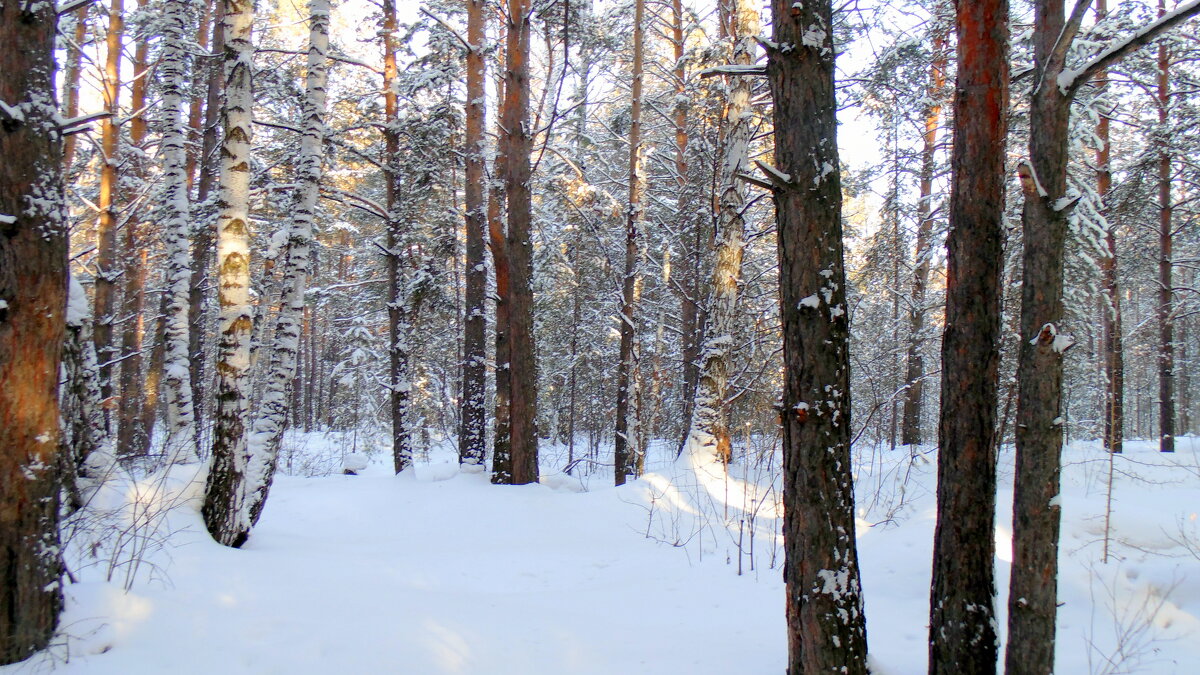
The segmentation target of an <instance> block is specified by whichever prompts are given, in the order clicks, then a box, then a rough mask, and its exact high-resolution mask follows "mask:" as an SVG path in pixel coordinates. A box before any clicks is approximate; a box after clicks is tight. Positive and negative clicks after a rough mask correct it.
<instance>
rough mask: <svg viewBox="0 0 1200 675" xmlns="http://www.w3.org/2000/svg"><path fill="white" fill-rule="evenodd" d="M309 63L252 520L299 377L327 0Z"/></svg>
mask: <svg viewBox="0 0 1200 675" xmlns="http://www.w3.org/2000/svg"><path fill="white" fill-rule="evenodd" d="M308 13H309V33H308V36H309V37H308V68H307V75H306V77H305V87H304V103H303V109H302V111H301V115H302V118H303V119H302V124H303V129H302V135H301V138H300V156H299V158H298V159H297V171H296V173H297V178H296V182H297V186H296V193H295V202H294V205H293V208H292V221H291V223H290V227H289V229H288V243H287V254H286V255H287V257H286V259H285V260H284V266H283V273H282V275H281V276H282V279H281V285H282V286H283V291H282V294H281V297H280V300H279V313H278V314H277V315H276V317H275V329H274V331H272V334H271V346H270V362H269V365H268V369H267V381H266V385H265V387H264V391H263V396H262V399H261V401H260V407H261V412H260V413H259V415H258V418H257V419H255V420H254V433H253V435H252V436H251V437H250V456H251V457H252V461H251V464H250V473H249V476H248V480H249V486H248V491H249V496H248V497H247V502H248V503H247V506H246V508H247V510H248V511H249V513H250V522H251V523H252V524H253V523H257V522H258V519H259V516H260V515H262V508H263V506H264V505H265V504H266V502H267V495H268V493H269V492H270V490H271V482H272V481H273V480H274V479H275V468H276V466H277V465H278V462H279V447H280V445H281V443H282V441H283V431H284V429H285V428H286V425H287V417H288V409H289V401H290V399H291V396H290V393H291V387H292V384H293V382H294V380H295V379H296V362H297V358H298V356H299V352H300V331H301V328H302V327H303V324H302V322H303V317H304V292H305V289H307V287H308V276H309V261H310V260H311V258H312V239H313V221H314V220H315V218H316V215H317V198H318V197H319V195H320V189H321V160H322V158H323V157H324V143H325V135H326V132H325V109H326V107H325V84H326V81H327V79H328V78H327V71H326V61H327V59H328V55H329V0H309V2H308Z"/></svg>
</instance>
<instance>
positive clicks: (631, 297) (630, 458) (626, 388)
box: [613, 0, 646, 485]
mask: <svg viewBox="0 0 1200 675" xmlns="http://www.w3.org/2000/svg"><path fill="white" fill-rule="evenodd" d="M645 14H646V3H645V1H644V0H635V2H634V18H633V73H632V75H631V81H632V86H631V89H632V96H633V106H632V110H631V112H630V114H629V207H628V211H627V212H626V214H625V274H624V277H623V279H622V284H621V347H620V350H621V351H620V357H619V358H620V361H619V362H618V363H617V430H616V439H615V444H616V445H615V449H614V451H613V461H614V465H615V469H614V471H613V475H614V481H615V483H616V484H617V485H624V484H625V480H626V479H627V478H631V477H636V476H637V464H638V461H637V456H636V455H637V444H636V442H635V437H636V435H637V416H638V411H637V404H636V402H635V401H634V397H633V389H634V383H635V381H636V378H637V375H636V370H637V363H636V361H637V354H635V351H636V347H635V345H634V342H635V341H636V340H637V330H638V325H637V317H636V312H637V307H636V304H637V294H638V285H639V283H640V282H641V279H640V276H641V270H640V269H639V263H640V260H639V258H640V255H641V254H640V252H639V249H640V244H639V242H638V230H640V229H641V226H642V216H643V213H642V211H643V208H644V205H643V203H642V202H643V200H644V199H645V193H646V178H645V176H644V175H643V173H642V60H643V58H644V54H643V52H644V51H645V47H644V42H645V32H644V30H643V23H644V21H645Z"/></svg>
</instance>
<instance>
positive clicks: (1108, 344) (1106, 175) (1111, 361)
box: [1096, 0, 1125, 452]
mask: <svg viewBox="0 0 1200 675" xmlns="http://www.w3.org/2000/svg"><path fill="white" fill-rule="evenodd" d="M1107 15H1108V7H1107V5H1106V3H1105V0H1099V1H1098V2H1097V3H1096V21H1097V23H1099V22H1100V21H1103V20H1104V18H1105V17H1106V16H1107ZM1096 86H1097V87H1100V88H1104V87H1107V86H1108V71H1107V70H1102V71H1100V73H1099V74H1097V76H1096ZM1096 137H1097V138H1098V139H1099V141H1100V144H1099V147H1098V148H1096V194H1097V195H1098V196H1099V198H1100V208H1101V213H1106V212H1107V209H1106V207H1105V201H1106V200H1107V199H1108V193H1109V191H1110V190H1111V189H1112V170H1111V167H1110V161H1111V156H1112V146H1111V145H1110V143H1109V120H1108V115H1106V114H1101V116H1100V120H1099V121H1098V122H1097V123H1096ZM1104 248H1105V251H1106V252H1107V255H1106V256H1105V257H1104V258H1103V259H1102V260H1101V261H1100V275H1101V283H1102V284H1103V291H1104V300H1103V303H1104V304H1103V307H1102V314H1103V316H1102V321H1101V325H1102V331H1103V335H1104V347H1103V348H1104V380H1105V387H1104V447H1105V448H1106V449H1108V451H1109V452H1121V450H1122V445H1123V443H1124V438H1125V349H1124V345H1123V344H1122V342H1123V340H1124V337H1123V335H1122V332H1123V330H1124V328H1123V327H1122V322H1121V293H1120V286H1119V283H1118V281H1117V235H1116V227H1115V226H1114V225H1112V224H1107V226H1106V228H1105V233H1104Z"/></svg>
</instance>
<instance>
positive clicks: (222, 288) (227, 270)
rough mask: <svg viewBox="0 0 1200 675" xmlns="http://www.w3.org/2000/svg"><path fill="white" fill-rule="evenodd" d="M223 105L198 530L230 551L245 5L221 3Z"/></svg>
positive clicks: (244, 529)
mask: <svg viewBox="0 0 1200 675" xmlns="http://www.w3.org/2000/svg"><path fill="white" fill-rule="evenodd" d="M223 2H224V5H225V15H224V19H223V25H224V33H225V35H224V37H225V99H224V101H223V104H222V106H221V118H222V126H223V127H224V142H223V143H222V147H221V174H220V193H219V196H218V206H219V208H220V215H219V216H218V218H217V270H218V295H217V301H218V304H219V306H220V317H219V321H218V327H217V331H218V334H219V337H218V341H217V360H216V371H217V373H216V374H217V383H216V392H215V393H216V399H217V404H216V415H215V420H214V421H215V425H214V428H213V447H212V466H211V468H210V470H209V475H208V484H207V487H206V491H205V498H204V507H203V509H202V511H203V514H204V522H205V524H206V525H207V527H208V531H209V532H210V533H211V534H212V536H213V538H214V539H216V540H217V541H218V542H219V543H221V544H224V545H226V546H232V547H234V548H237V547H239V546H241V545H242V544H243V543H245V541H246V538H247V537H248V536H249V534H250V526H251V523H250V515H249V513H248V511H247V509H246V506H247V504H246V480H247V478H248V476H247V470H248V468H249V463H250V457H249V450H248V435H249V434H248V431H249V430H248V429H247V407H248V404H249V393H250V392H249V386H250V381H249V377H248V374H249V373H248V371H249V369H250V333H251V330H252V329H253V325H254V319H253V316H254V310H253V306H252V305H251V304H250V213H249V205H250V139H251V127H250V123H251V110H252V106H253V104H254V95H253V90H252V85H251V74H252V59H253V56H254V46H253V43H252V42H251V36H250V30H251V25H252V23H253V18H254V5H253V3H252V1H251V0H223Z"/></svg>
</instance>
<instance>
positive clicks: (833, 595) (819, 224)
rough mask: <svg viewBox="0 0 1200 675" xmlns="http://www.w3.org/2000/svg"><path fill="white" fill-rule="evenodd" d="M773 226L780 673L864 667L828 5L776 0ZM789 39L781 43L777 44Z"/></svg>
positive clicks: (771, 62)
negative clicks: (783, 653) (780, 371)
mask: <svg viewBox="0 0 1200 675" xmlns="http://www.w3.org/2000/svg"><path fill="white" fill-rule="evenodd" d="M771 8H772V10H773V16H774V21H773V22H772V23H773V35H772V43H773V44H774V45H778V46H776V47H773V48H772V49H770V50H768V61H767V78H768V80H769V81H770V85H771V93H772V95H773V98H774V102H775V108H774V122H775V162H776V164H777V166H778V168H777V169H775V170H774V171H772V172H771V180H772V182H773V183H774V184H775V190H774V196H775V222H776V226H777V229H778V241H779V244H778V246H779V283H780V291H779V295H780V316H781V319H782V323H783V363H784V375H783V381H784V383H783V397H782V405H781V413H780V414H781V424H782V426H783V506H784V523H783V533H784V555H785V561H786V562H785V564H784V573H783V576H784V581H785V583H786V588H787V590H786V593H787V601H786V607H787V634H788V673H789V674H790V675H801V674H803V673H829V672H840V673H845V674H848V675H866V673H867V631H866V617H865V615H864V614H863V600H862V591H861V586H860V584H859V571H858V554H857V547H856V542H855V524H854V485H853V477H852V474H851V460H850V441H851V431H850V409H851V407H850V353H849V338H850V330H849V317H848V315H847V307H846V273H845V266H844V254H843V244H842V219H841V210H842V209H841V206H842V190H841V177H840V174H839V172H838V167H839V161H838V150H837V142H836V140H835V139H836V138H837V116H836V113H837V97H836V93H835V89H834V45H833V34H832V26H833V8H832V3H831V2H829V1H828V0H822V1H820V2H806V3H804V4H803V5H800V4H799V3H794V2H792V1H791V0H773V1H772V3H771ZM784 45H786V46H788V48H787V49H784V48H782V47H781V46H784Z"/></svg>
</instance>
